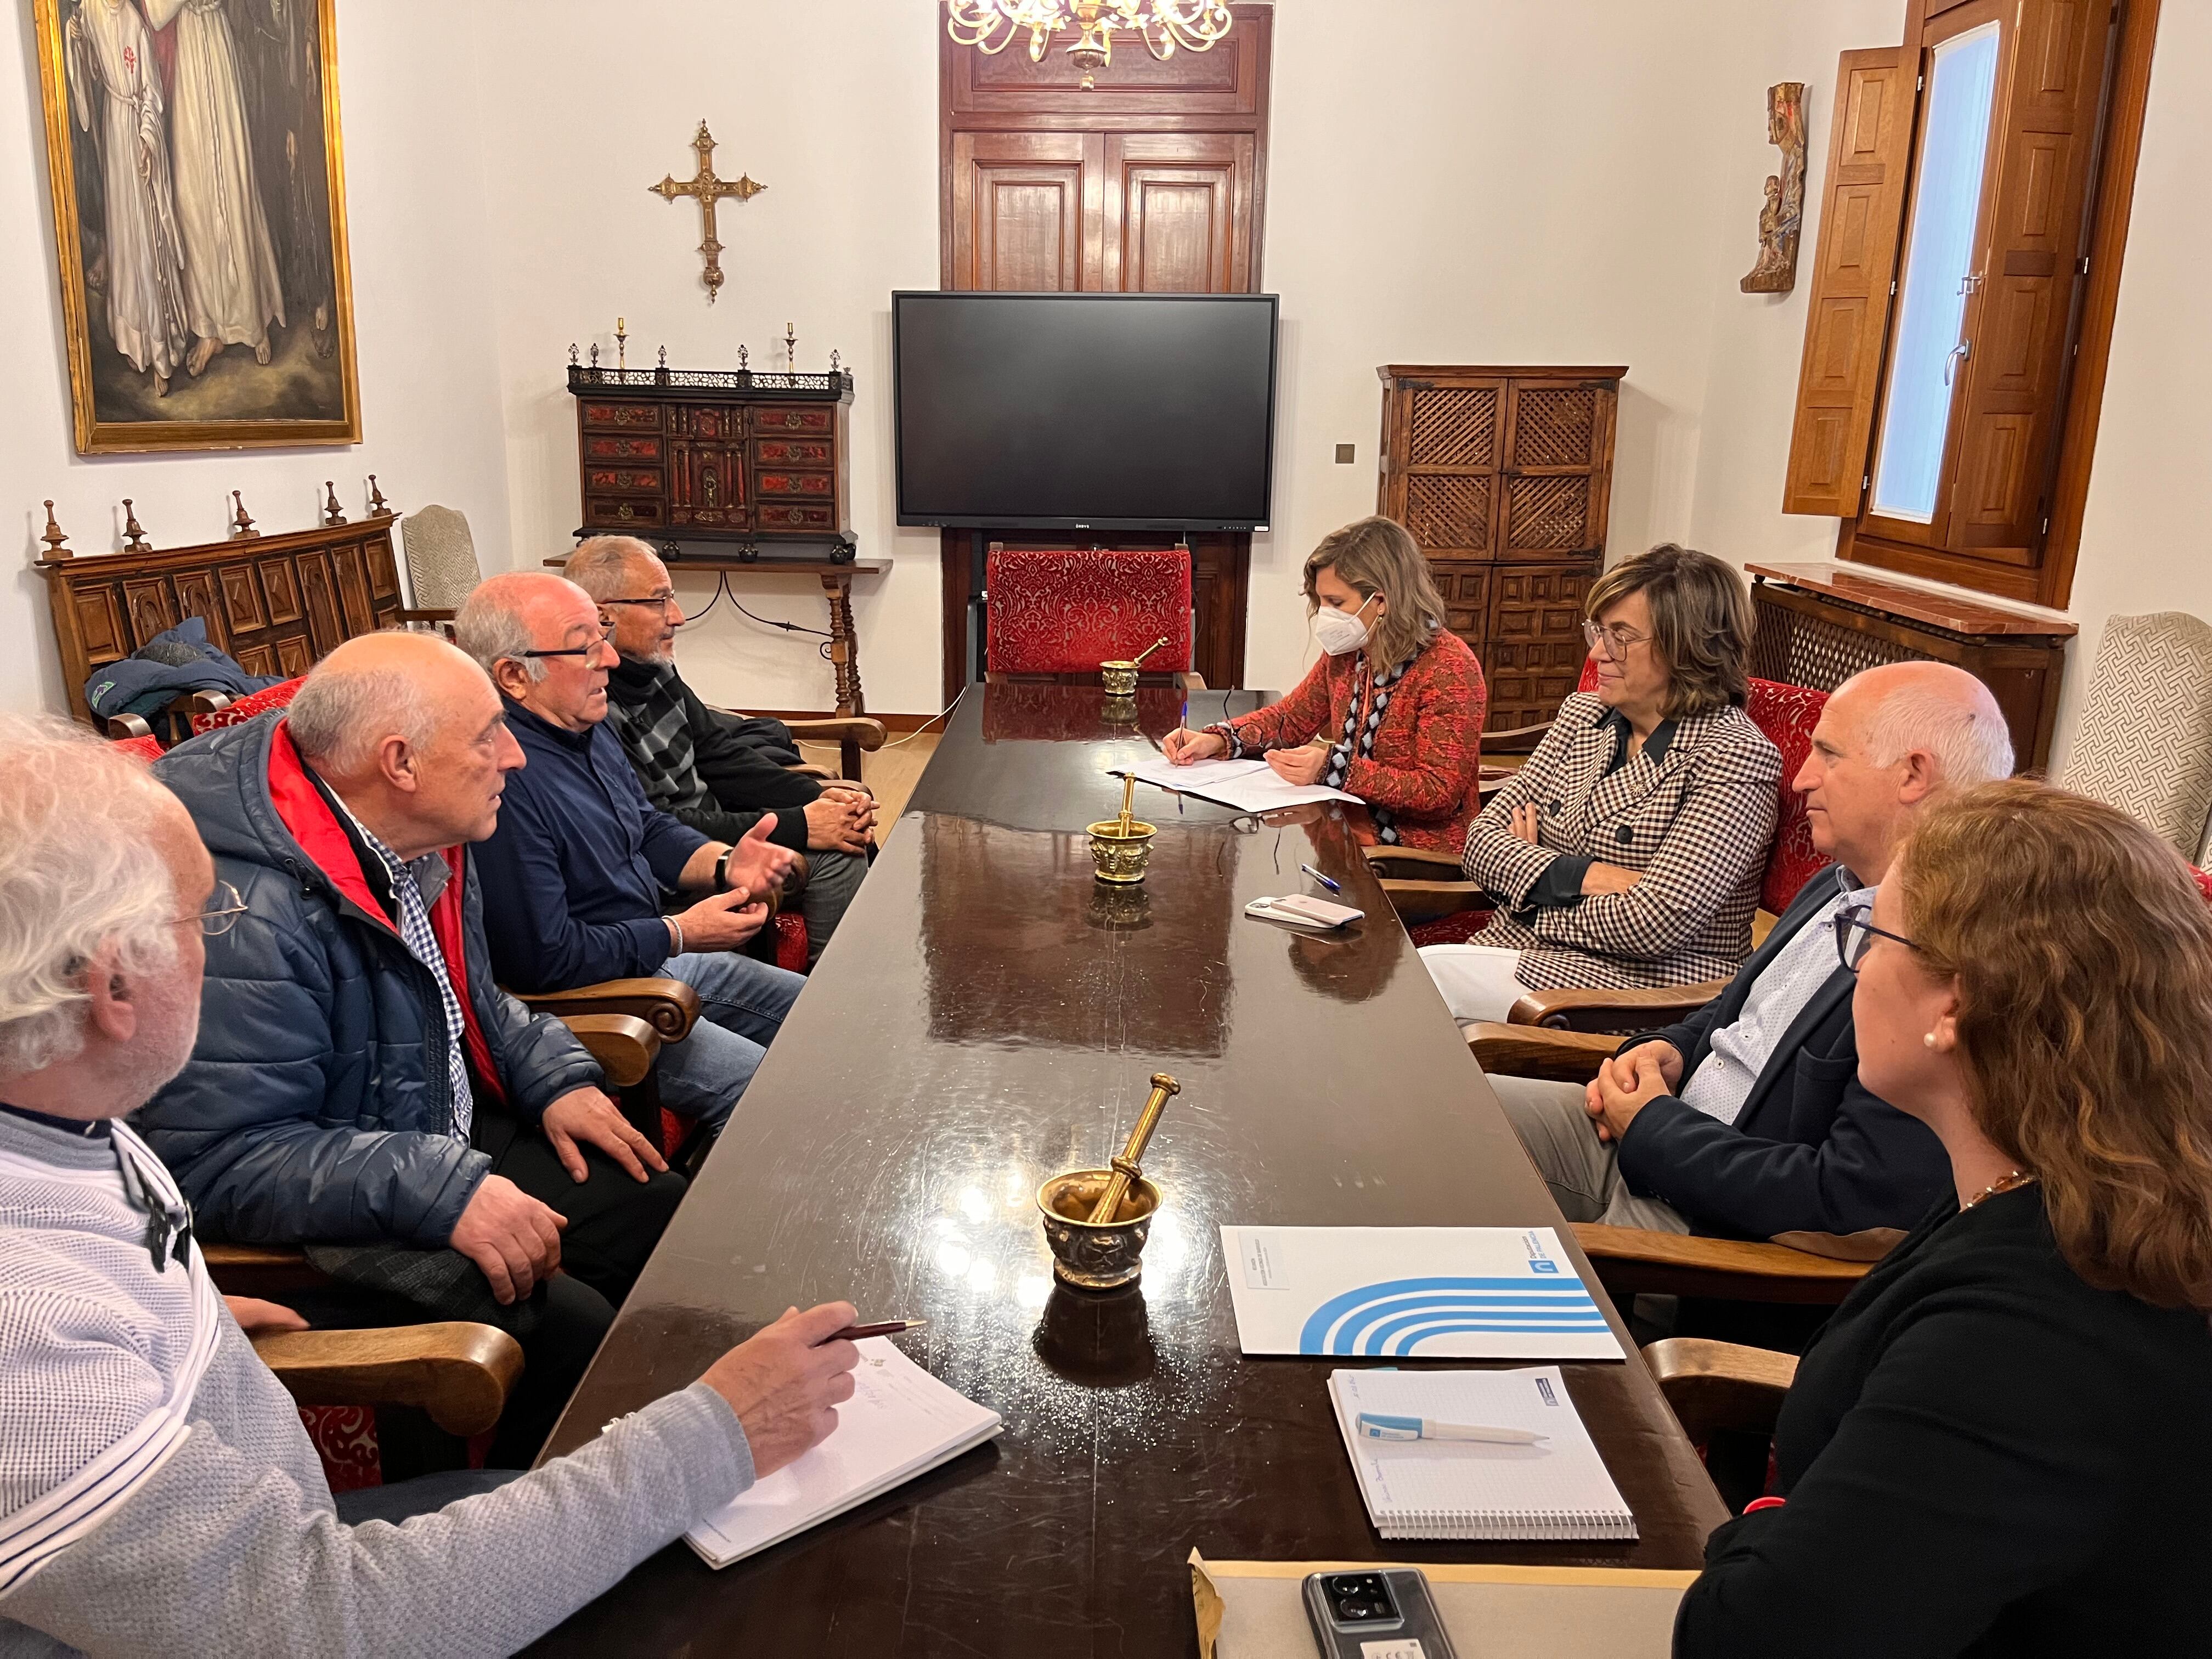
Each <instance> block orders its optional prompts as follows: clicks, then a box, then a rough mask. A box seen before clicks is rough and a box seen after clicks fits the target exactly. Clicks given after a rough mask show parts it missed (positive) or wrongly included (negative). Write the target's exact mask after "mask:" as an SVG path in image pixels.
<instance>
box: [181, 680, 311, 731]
mask: <svg viewBox="0 0 2212 1659" xmlns="http://www.w3.org/2000/svg"><path fill="white" fill-rule="evenodd" d="M306 682H307V676H306V675H304V674H302V675H301V677H300V678H298V679H295V680H286V681H285V682H284V683H283V684H282V685H270V686H264V687H263V688H262V689H261V690H258V691H253V692H249V693H248V694H247V695H246V696H242V697H240V699H239V700H238V701H237V702H234V703H232V704H231V705H230V706H229V707H228V708H218V709H216V711H215V713H214V714H187V715H186V716H185V719H186V720H190V721H191V726H192V735H193V736H194V737H196V738H197V737H198V736H199V735H200V733H202V732H212V731H214V730H215V729H216V727H217V726H243V725H245V724H246V721H248V720H252V718H253V717H254V716H255V715H256V714H267V713H268V712H269V711H270V709H272V708H283V707H284V705H285V704H286V703H289V702H291V701H292V699H293V698H294V697H295V696H297V695H298V694H299V690H300V687H301V685H303V684H306Z"/></svg>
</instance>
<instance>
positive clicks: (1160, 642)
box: [1129, 634, 1168, 668]
mask: <svg viewBox="0 0 2212 1659" xmlns="http://www.w3.org/2000/svg"><path fill="white" fill-rule="evenodd" d="M1167 642H1168V636H1167V635H1164V634H1163V635H1160V636H1159V638H1158V639H1156V640H1154V641H1152V643H1151V644H1150V645H1148V646H1146V647H1145V648H1144V649H1143V650H1141V651H1139V653H1137V654H1136V655H1135V656H1133V657H1132V658H1130V659H1129V666H1130V667H1132V668H1134V667H1136V666H1137V665H1138V664H1139V663H1141V662H1143V661H1144V659H1146V658H1147V657H1149V656H1151V655H1152V653H1153V652H1155V651H1157V650H1158V649H1159V648H1160V647H1162V646H1164V645H1165V644H1166V643H1167Z"/></svg>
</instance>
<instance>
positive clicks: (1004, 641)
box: [985, 547, 1191, 674]
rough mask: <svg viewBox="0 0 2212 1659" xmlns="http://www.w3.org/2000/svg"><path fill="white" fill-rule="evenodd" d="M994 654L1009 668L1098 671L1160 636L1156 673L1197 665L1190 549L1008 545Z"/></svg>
mask: <svg viewBox="0 0 2212 1659" xmlns="http://www.w3.org/2000/svg"><path fill="white" fill-rule="evenodd" d="M985 586H986V590H987V592H988V593H989V594H990V641H989V652H988V655H987V663H988V665H989V666H990V668H991V670H992V671H994V673H1001V674H1091V673H1096V672H1097V670H1098V665H1099V664H1100V663H1102V662H1109V661H1126V660H1127V659H1130V658H1132V657H1134V656H1135V655H1136V654H1137V653H1139V651H1142V650H1143V649H1144V648H1145V647H1146V646H1148V645H1150V644H1151V643H1152V641H1154V640H1157V639H1158V638H1159V637H1160V636H1161V635H1166V636H1167V641H1168V642H1167V643H1166V644H1165V645H1164V646H1162V647H1160V648H1159V649H1158V650H1157V651H1155V652H1153V653H1152V655H1151V656H1149V657H1147V658H1146V659H1145V663H1144V671H1145V672H1146V673H1148V674H1156V673H1179V672H1182V671H1184V670H1187V669H1188V668H1189V666H1190V665H1191V654H1190V653H1191V638H1190V553H1189V550H1188V549H1185V548H1179V547H1170V548H1119V549H1115V548H1072V549H1053V550H1029V549H1021V548H1010V547H1002V548H1000V549H999V550H998V551H996V552H994V553H993V554H992V555H991V562H990V568H989V571H988V572H987V577H986V583H985Z"/></svg>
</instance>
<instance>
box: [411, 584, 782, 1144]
mask: <svg viewBox="0 0 2212 1659" xmlns="http://www.w3.org/2000/svg"><path fill="white" fill-rule="evenodd" d="M453 632H454V635H455V637H456V638H457V639H458V640H459V641H460V645H461V648H462V649H463V650H465V651H466V652H467V653H469V654H470V655H471V656H472V657H474V658H475V659H477V661H478V662H479V663H481V664H482V665H483V667H484V670H485V671H487V672H488V673H489V674H490V675H491V677H492V681H493V683H494V684H495V685H497V686H498V688H499V690H500V695H501V697H503V698H504V699H505V702H506V708H507V729H508V730H509V731H511V732H513V735H514V738H515V740H516V741H517V742H519V743H520V744H521V745H522V752H523V753H524V754H525V755H526V756H527V757H529V762H530V763H529V766H528V767H527V768H526V769H525V770H523V771H521V772H519V773H517V774H516V775H514V778H513V781H511V782H510V783H509V784H508V786H507V799H506V805H505V808H504V810H503V811H501V814H500V820H499V828H498V829H497V831H496V832H495V834H494V835H493V836H492V837H491V839H490V840H489V841H488V842H485V843H484V846H483V851H482V854H481V855H480V858H479V860H478V862H479V866H480V867H481V868H482V870H483V881H484V917H485V927H486V932H487V933H488V935H489V939H490V942H491V959H492V965H493V967H494V968H495V969H497V970H498V973H499V976H500V980H501V983H502V984H507V985H512V986H513V987H515V988H516V989H517V990H519V991H522V992H525V993H530V992H548V991H564V990H567V989H568V988H569V987H572V986H576V985H583V984H588V983H590V982H592V981H596V980H605V979H624V978H630V977H634V976H636V975H651V974H661V975H667V976H668V977H670V978H671V979H679V980H682V981H684V982H685V983H686V984H688V985H690V987H692V988H693V989H694V990H696V991H697V992H698V993H699V1018H697V1019H696V1020H695V1021H694V1022H693V1023H692V1026H691V1031H690V1036H686V1037H685V1038H684V1040H683V1041H682V1042H671V1043H670V1044H668V1045H667V1046H666V1047H665V1048H663V1049H662V1050H661V1051H660V1059H659V1062H658V1065H657V1075H658V1077H659V1083H660V1093H661V1098H662V1100H663V1101H664V1102H665V1103H666V1104H667V1106H668V1108H669V1109H670V1110H671V1111H674V1112H677V1113H678V1114H680V1115H684V1116H685V1117H690V1118H692V1119H695V1120H696V1121H699V1122H701V1123H702V1124H705V1125H708V1126H710V1127H713V1126H719V1125H720V1123H721V1122H722V1121H723V1120H725V1119H726V1117H727V1116H728V1115H729V1112H730V1109H731V1107H732V1104H733V1103H735V1101H736V1100H737V1099H738V1097H739V1096H740V1095H742V1094H743V1093H744V1090H745V1086H746V1085H748V1084H749V1083H750V1082H751V1081H752V1077H753V1073H755V1072H756V1071H757V1070H758V1069H759V1066H760V1063H761V1060H762V1058H763V1055H764V1054H766V1052H767V1049H768V1045H769V1043H770V1042H773V1041H774V1040H775V1034H776V1032H777V1031H779V1030H781V1029H782V1026H783V1019H784V1016H785V1015H786V1014H787V1013H789V1012H791V1006H792V1004H793V1001H794V1000H796V999H797V998H798V995H799V991H800V990H801V989H802V988H803V987H805V983H806V981H805V980H804V979H803V978H801V977H800V976H799V975H797V974H793V973H787V972H786V971H785V970H784V969H781V968H778V967H775V965H773V964H772V963H765V962H756V961H754V960H753V959H752V958H751V957H747V956H744V955H740V954H739V953H738V950H737V947H738V946H740V945H744V944H745V943H746V942H747V941H748V940H750V939H752V938H753V936H754V935H755V934H757V933H759V931H760V930H761V928H762V927H763V926H764V925H765V924H766V923H767V921H768V915H769V910H768V904H767V900H768V899H769V897H770V896H773V893H774V890H775V889H778V888H780V887H781V884H782V881H783V878H784V877H785V875H786V873H787V872H788V871H789V870H790V868H791V866H792V865H793V862H794V861H795V860H796V858H797V854H794V853H793V852H792V851H791V849H790V848H787V847H779V846H777V845H776V844H775V842H772V841H771V840H770V839H769V837H770V836H772V835H773V834H774V833H775V828H776V823H777V820H778V816H779V815H778V814H775V813H773V812H770V813H767V814H765V815H763V817H762V818H761V819H760V820H759V822H757V823H755V824H754V825H753V826H752V827H751V828H750V829H748V830H746V831H745V833H744V835H742V836H738V838H737V840H736V841H734V842H725V841H715V840H712V839H710V838H708V836H704V835H702V834H701V833H700V832H699V831H698V830H696V829H691V828H690V826H688V825H686V824H683V823H678V822H677V821H676V820H675V819H674V818H672V817H670V816H669V815H668V814H667V813H665V812H664V811H660V810H659V808H658V807H656V806H654V805H653V803H652V802H651V801H649V800H648V799H646V795H645V791H644V789H643V788H642V787H641V786H640V785H639V783H638V781H637V774H636V773H635V771H634V770H632V769H631V767H630V763H629V759H628V757H625V756H624V755H623V747H622V744H621V743H620V742H619V741H618V740H617V738H616V737H615V734H614V733H613V732H611V731H610V730H608V729H607V726H606V718H607V672H608V670H609V669H611V667H612V666H613V665H614V663H615V660H616V657H615V652H614V648H613V646H612V645H611V642H610V641H609V638H608V627H607V623H606V617H605V612H604V611H601V610H600V609H599V606H597V605H594V604H593V603H592V598H591V596H590V595H589V594H587V593H586V592H584V591H583V590H582V589H581V588H580V587H578V586H576V585H575V583H574V582H572V581H568V580H563V579H562V578H561V577H559V576H555V575H550V574H545V573H543V572H538V571H513V572H509V573H508V574H505V575H501V576H494V577H491V578H490V579H489V580H486V581H484V582H482V583H480V584H479V585H478V586H477V589H476V591H475V592H472V593H471V594H470V595H469V597H468V601H467V603H466V604H465V605H462V606H461V608H460V611H459V613H458V614H457V615H456V616H455V617H454V618H453ZM679 902H680V903H682V904H683V905H684V908H680V909H678V908H674V906H675V904H677V903H679Z"/></svg>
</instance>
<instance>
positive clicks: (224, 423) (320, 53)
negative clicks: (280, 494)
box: [32, 0, 361, 455]
mask: <svg viewBox="0 0 2212 1659" xmlns="http://www.w3.org/2000/svg"><path fill="white" fill-rule="evenodd" d="M32 3H33V16H34V19H35V22H36V27H37V40H38V53H39V79H40V90H41V93H42V94H43V98H44V104H45V112H46V171H47V177H48V180H49V183H50V185H51V186H52V202H53V216H54V246H55V252H56V255H57V264H58V266H59V270H58V276H59V278H60V282H61V293H62V315H63V321H64V331H65V332H66V334H67V336H68V344H69V371H70V408H71V410H72V413H73V415H74V416H75V424H76V447H77V450H78V453H82V454H87V455H93V454H116V453H143V452H149V451H169V450H222V449H255V448H269V447H277V446H285V447H290V446H296V445H307V444H357V443H359V442H360V441H361V387H360V382H359V378H358V374H357V372H356V365H355V358H354V316H353V273H352V266H351V263H350V261H349V258H348V254H347V241H346V214H345V166H344V159H343V146H342V143H341V140H340V136H339V127H338V92H337V29H336V15H335V12H336V0H272V3H268V4H266V5H265V6H264V7H263V8H260V9H252V10H247V9H239V10H237V11H236V12H235V14H234V15H235V16H236V17H237V19H238V20H239V21H240V22H241V23H243V24H246V25H247V27H246V31H245V33H244V34H243V36H242V37H241V36H240V34H239V33H234V30H233V27H232V23H231V18H232V15H233V13H232V11H231V9H228V8H222V7H215V6H210V5H206V4H204V3H194V0H32ZM264 13H265V15H264ZM157 19H158V20H160V24H159V27H156V26H155V22H156V20H157ZM165 37H166V38H165ZM311 106H319V110H317V109H314V108H313V107H311ZM179 136H181V137H183V138H184V139H185V140H186V141H187V142H185V143H175V142H174V140H176V139H177V138H178V137H179ZM318 146H319V149H320V155H317V154H316V150H317V148H318ZM179 156H181V157H183V158H184V160H183V161H182V162H181V164H180V165H177V164H174V163H175V161H176V158H177V157H179ZM240 204H243V205H242V206H241V205H240ZM88 244H90V245H91V247H92V252H91V264H90V266H89V267H88V264H87V251H88Z"/></svg>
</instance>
